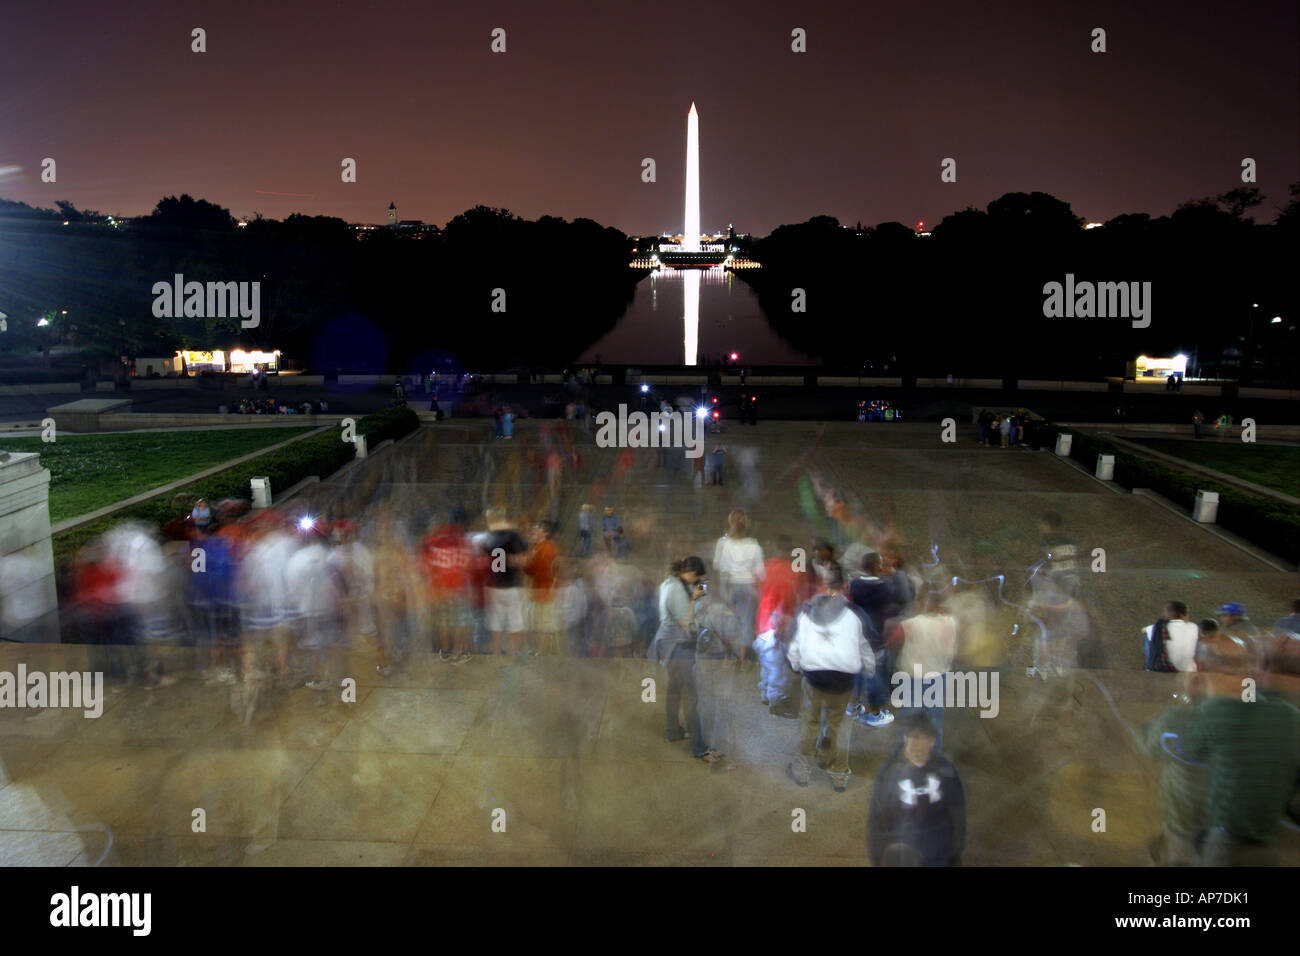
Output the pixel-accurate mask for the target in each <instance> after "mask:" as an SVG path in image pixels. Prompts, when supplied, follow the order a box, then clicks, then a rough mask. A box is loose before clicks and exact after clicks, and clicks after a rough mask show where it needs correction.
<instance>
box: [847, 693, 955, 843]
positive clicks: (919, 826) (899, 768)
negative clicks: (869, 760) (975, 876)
mask: <svg viewBox="0 0 1300 956" xmlns="http://www.w3.org/2000/svg"><path fill="white" fill-rule="evenodd" d="M899 722H900V724H901V725H902V730H903V745H902V747H901V749H900V750H899V751H898V753H896V754H894V756H893V757H892V758H891V759H890V760H889V762H888V763H886V764H885V766H884V767H882V768H881V770H880V773H879V774H877V776H876V783H875V787H874V788H873V789H872V791H871V810H870V814H869V816H868V819H867V848H868V852H869V853H870V855H871V865H872V866H957V865H959V864H960V863H961V854H962V851H963V849H965V846H966V794H965V792H964V791H963V789H962V785H961V777H959V776H958V775H957V768H956V767H954V766H953V765H952V762H951V761H949V760H948V759H947V758H946V757H944V756H943V755H942V754H940V753H939V748H938V743H937V741H938V734H937V732H936V730H935V727H934V725H933V724H932V723H931V722H930V719H929V717H927V716H926V715H925V714H923V713H911V714H907V715H906V716H904V717H903V718H901V720H900V721H899Z"/></svg>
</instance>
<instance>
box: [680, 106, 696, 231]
mask: <svg viewBox="0 0 1300 956" xmlns="http://www.w3.org/2000/svg"><path fill="white" fill-rule="evenodd" d="M682 251H683V252H699V251H700V114H699V113H697V112H696V111H695V104H694V103H692V104H691V111H690V113H689V114H688V115H687V117H686V228H685V230H684V231H683V232H682Z"/></svg>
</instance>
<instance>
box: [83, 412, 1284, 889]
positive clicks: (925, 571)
mask: <svg viewBox="0 0 1300 956" xmlns="http://www.w3.org/2000/svg"><path fill="white" fill-rule="evenodd" d="M502 437H507V436H505V435H503V436H502ZM575 454H576V453H575V452H574V451H573V450H572V449H570V448H566V447H564V446H563V445H559V444H557V445H556V446H554V447H552V448H549V450H547V452H546V454H538V455H536V456H535V458H536V460H535V461H533V467H534V470H535V474H534V476H533V477H534V486H535V487H536V488H538V489H545V491H546V494H544V495H540V500H543V501H544V502H545V504H544V506H542V507H539V508H538V511H537V512H536V513H535V514H533V515H530V516H520V515H516V514H511V513H510V512H509V511H508V510H507V509H505V508H502V507H486V508H484V509H483V510H482V511H481V512H479V513H476V514H473V515H471V514H470V513H468V512H467V511H466V510H465V508H464V507H461V506H455V507H450V508H448V509H446V510H445V511H444V512H440V513H439V512H433V511H430V510H428V509H425V510H423V511H415V512H412V511H409V510H405V509H399V508H397V507H395V506H394V505H393V504H392V503H389V502H382V501H381V502H379V503H377V504H374V505H372V506H371V508H370V509H369V510H368V511H367V512H365V513H364V515H363V516H362V517H361V518H360V519H354V518H351V517H345V516H340V515H336V514H332V513H326V514H313V513H311V512H310V511H309V510H307V509H306V508H305V507H303V506H294V505H293V504H290V505H289V506H288V507H283V506H282V507H276V508H271V509H266V510H264V511H261V512H260V513H256V514H254V515H252V516H247V515H244V514H242V513H240V512H239V510H238V509H235V510H232V509H228V508H225V507H223V506H220V505H219V506H218V507H216V508H213V507H211V506H209V504H208V503H207V502H205V501H197V502H195V503H194V504H193V507H192V508H191V510H190V513H189V514H188V516H187V517H186V518H185V519H184V521H183V522H180V524H179V525H173V526H169V536H170V538H171V539H172V540H163V539H162V538H161V537H160V536H159V535H158V534H157V532H156V531H155V529H153V528H150V527H146V526H143V525H138V524H129V523H128V524H123V525H120V526H118V527H116V528H114V529H113V530H111V531H109V532H108V533H106V534H105V535H103V536H102V537H101V538H99V539H97V540H95V541H92V542H91V543H89V544H88V545H86V546H85V548H84V549H83V550H82V551H81V552H80V554H79V555H78V556H77V559H76V561H75V562H74V565H73V569H72V576H71V595H72V600H71V602H70V606H69V610H70V613H68V614H66V615H65V619H66V620H67V621H69V622H70V627H71V629H72V634H71V635H70V638H71V639H73V640H77V641H80V642H83V643H86V644H90V645H92V646H93V654H94V666H95V667H96V668H97V669H99V670H102V671H104V672H105V674H106V677H107V678H108V679H109V681H110V685H111V684H116V685H117V686H118V687H119V688H120V687H123V686H127V685H129V684H138V685H141V686H143V687H145V688H148V689H150V690H152V689H156V688H159V687H163V686H167V685H168V684H172V683H175V682H177V681H178V680H183V679H189V680H195V681H199V680H201V681H203V682H205V683H207V684H208V685H210V686H214V687H221V686H226V687H228V688H229V689H230V694H231V705H232V709H234V710H235V712H236V713H237V714H239V715H240V717H241V719H242V720H243V721H244V722H245V724H249V723H251V721H252V720H253V718H254V715H255V713H256V712H257V711H258V710H259V708H264V707H266V706H268V701H270V700H272V699H274V697H273V696H271V695H275V694H277V693H283V692H287V691H290V690H293V689H296V688H308V689H310V690H311V691H312V692H314V699H315V700H316V702H317V703H318V704H319V705H320V706H322V707H325V706H330V705H332V704H334V703H337V702H338V701H339V699H340V698H339V688H340V685H341V682H343V680H344V679H345V678H346V677H354V678H355V677H357V676H358V674H359V667H360V666H361V664H360V663H359V662H361V661H364V666H365V667H367V668H369V667H372V666H373V668H374V670H375V671H377V672H378V675H379V676H380V677H381V678H386V677H389V676H391V675H392V674H393V673H394V671H396V670H399V669H402V668H406V667H408V666H410V665H411V664H412V663H416V662H418V663H419V664H420V665H421V666H425V665H426V664H427V663H429V662H433V664H432V666H446V667H450V668H460V667H464V666H467V665H469V666H473V662H474V661H476V660H478V659H481V657H482V656H483V655H488V654H493V655H497V654H500V655H512V656H514V657H516V658H524V659H529V658H536V657H543V656H557V655H560V656H568V657H583V658H592V657H597V658H599V657H609V658H630V657H639V658H649V659H650V660H651V661H653V662H655V663H657V664H658V665H660V666H661V667H663V668H664V669H665V670H666V672H667V686H666V690H665V693H664V694H663V704H664V712H665V717H666V723H665V738H666V740H667V741H669V742H670V743H671V742H676V741H687V742H688V744H687V746H688V747H689V751H690V753H691V755H692V756H694V757H696V758H699V759H700V760H701V761H703V762H705V763H707V764H715V763H718V762H720V761H723V760H725V759H726V754H724V753H723V752H722V750H721V749H720V747H721V746H722V744H723V741H722V740H721V739H720V738H721V737H723V736H725V734H724V733H723V731H722V730H721V729H720V727H719V725H718V723H717V721H716V720H714V719H713V718H712V716H711V715H713V714H716V713H717V708H716V707H714V706H713V702H711V701H710V700H709V695H710V693H714V692H716V686H715V685H711V684H710V682H709V681H708V680H705V679H703V678H702V673H703V671H702V670H701V669H700V667H699V662H700V661H713V662H724V661H731V662H734V666H735V667H736V668H737V670H736V671H735V673H737V674H741V675H752V678H753V679H754V680H755V683H754V685H753V686H754V688H755V691H754V694H753V698H752V699H753V705H752V706H755V707H764V708H766V710H767V711H768V713H769V714H770V715H771V716H772V717H775V718H783V719H786V720H790V721H794V722H796V723H793V724H788V725H787V724H780V723H779V722H778V723H776V724H773V725H771V726H772V727H773V728H776V732H778V733H780V732H783V731H782V730H781V728H786V727H788V728H789V730H788V734H789V736H790V739H791V741H792V745H793V746H792V750H796V751H797V754H796V755H795V756H794V758H793V759H792V760H791V761H790V764H789V766H788V767H787V768H786V772H787V775H788V776H789V778H790V780H791V781H792V782H793V783H794V784H795V785H797V786H800V787H802V786H808V785H810V784H811V783H812V782H813V780H814V778H815V777H817V776H818V774H819V773H824V774H825V777H826V779H828V780H829V782H830V784H831V786H832V787H833V789H834V790H836V791H840V792H842V791H844V790H846V789H847V787H848V784H849V780H850V778H851V776H852V772H851V770H850V767H849V754H850V748H849V737H850V733H851V728H852V727H853V726H854V725H855V724H856V725H860V726H862V727H864V728H867V732H869V733H871V734H873V735H874V734H876V733H877V732H885V733H887V736H885V737H883V738H881V739H882V740H884V741H886V747H885V750H886V752H888V753H889V754H890V756H889V758H888V760H887V761H886V762H885V764H884V765H883V766H882V767H880V768H879V770H878V771H877V772H876V773H875V777H874V781H873V788H872V797H871V808H870V814H869V826H868V843H869V847H870V854H871V858H872V860H873V862H875V863H877V864H881V865H951V864H955V863H959V862H960V860H961V856H962V853H963V848H964V843H965V833H966V794H965V790H964V789H963V785H962V780H961V776H960V774H959V772H958V769H957V767H956V766H955V765H954V764H953V762H952V761H951V760H950V759H949V757H948V756H947V752H946V751H945V748H944V723H945V720H944V717H945V710H946V708H947V707H950V706H951V700H948V701H945V699H944V695H943V688H944V684H943V682H944V680H945V677H944V675H945V674H949V673H951V672H952V671H953V669H954V667H956V666H968V667H970V666H983V667H986V668H987V667H989V666H992V665H994V664H996V662H999V661H1003V660H1005V659H1006V656H1007V653H1010V654H1011V656H1012V658H1013V659H1014V657H1015V655H1016V654H1018V653H1019V654H1023V655H1024V660H1023V661H1022V664H1025V665H1028V666H1027V668H1026V674H1027V676H1028V677H1030V678H1033V679H1037V680H1041V681H1043V682H1045V684H1046V688H1045V690H1044V692H1043V693H1042V694H1040V695H1039V696H1040V697H1041V699H1042V700H1043V701H1045V703H1043V705H1042V708H1043V709H1042V712H1041V713H1040V714H1039V715H1037V716H1036V717H1035V718H1034V719H1035V720H1039V719H1044V720H1051V719H1053V718H1055V719H1056V720H1057V722H1058V728H1059V732H1060V734H1061V740H1062V742H1063V745H1066V746H1068V745H1070V744H1069V742H1070V740H1075V741H1076V742H1077V738H1071V737H1070V734H1071V733H1077V730H1078V728H1077V724H1076V723H1075V718H1076V717H1079V716H1080V705H1079V698H1080V694H1081V690H1080V681H1081V680H1084V679H1088V678H1086V675H1087V673H1088V671H1089V669H1097V668H1103V667H1107V666H1112V667H1113V666H1119V667H1131V666H1132V665H1133V664H1134V663H1135V662H1136V659H1137V656H1138V653H1139V651H1138V648H1137V646H1136V641H1135V642H1134V651H1133V660H1132V661H1130V662H1124V663H1120V662H1111V661H1108V660H1107V655H1106V653H1105V646H1106V642H1105V641H1103V640H1102V635H1101V634H1099V633H1098V629H1097V626H1096V624H1095V620H1094V611H1093V609H1094V607H1095V603H1096V600H1095V597H1094V596H1093V594H1092V590H1091V589H1092V588H1093V587H1094V585H1093V583H1092V582H1093V579H1094V576H1093V575H1092V574H1091V573H1090V571H1089V569H1088V568H1087V566H1086V563H1085V561H1084V559H1083V558H1082V556H1081V553H1080V548H1079V545H1078V542H1077V541H1076V540H1075V539H1074V538H1073V537H1071V535H1070V534H1069V533H1068V531H1067V530H1065V527H1064V522H1063V519H1062V517H1061V516H1060V515H1058V514H1051V513H1049V514H1046V515H1043V516H1042V518H1041V522H1040V523H1041V536H1040V538H1039V539H1038V541H1037V543H1036V557H1035V559H1034V560H1033V562H1032V563H1031V564H1030V565H1029V566H1028V567H1027V569H1026V572H1025V574H1024V575H1023V579H1022V580H1019V581H1012V582H1008V581H1007V579H1006V575H1005V574H997V575H994V576H993V577H988V578H983V579H980V580H974V581H968V580H965V579H963V578H962V577H960V576H959V575H958V574H955V573H954V571H955V570H960V567H959V566H956V565H953V564H949V563H946V562H945V561H944V560H941V558H940V554H939V546H938V545H937V544H936V545H934V546H932V548H931V552H930V554H929V555H928V556H926V555H920V556H918V555H916V554H914V553H912V551H911V549H910V548H909V546H908V544H907V543H906V542H905V541H904V539H903V537H902V535H901V534H899V532H898V531H897V530H896V529H895V528H894V527H893V525H892V524H891V522H890V521H889V520H888V519H887V518H886V517H882V516H868V515H867V514H865V513H864V509H863V508H862V507H861V506H860V503H859V502H857V501H856V500H853V501H850V500H849V497H848V496H846V495H844V494H842V493H841V492H840V491H839V490H837V489H836V488H835V487H833V486H831V485H830V484H829V483H828V482H825V481H823V480H822V479H821V477H820V476H819V475H818V474H817V473H816V472H815V471H813V470H808V471H806V472H805V473H804V474H803V475H802V477H801V479H800V483H799V487H798V490H797V494H798V495H799V496H800V497H801V500H803V501H804V503H805V505H806V514H807V515H809V516H810V517H811V518H812V519H815V520H811V521H810V522H809V525H810V526H811V527H813V528H815V529H817V530H818V532H819V533H820V532H825V533H824V534H823V535H822V536H820V537H809V538H808V539H805V540H798V539H795V538H793V537H792V536H790V535H788V534H784V533H774V534H773V535H772V536H771V537H770V538H768V539H766V540H764V541H762V542H760V540H759V538H758V537H757V535H756V534H755V522H754V519H753V517H752V516H751V514H750V513H749V512H748V511H746V510H745V509H742V508H735V509H733V510H732V511H731V512H730V513H729V515H728V517H727V520H726V526H725V528H719V529H717V530H718V531H719V532H721V534H720V536H719V537H717V539H716V540H715V541H714V542H713V546H712V550H711V551H709V552H708V553H707V560H706V557H701V556H699V555H690V554H688V555H685V556H682V557H676V558H674V559H673V560H671V562H669V566H668V568H667V570H666V572H663V573H660V574H655V573H653V572H652V570H651V568H652V565H648V564H647V561H646V560H645V556H646V555H647V554H648V553H651V552H655V551H662V550H664V549H665V548H666V547H667V546H668V545H667V542H670V541H680V540H682V539H680V538H670V537H669V536H668V535H667V534H666V533H665V534H664V535H662V536H659V537H656V535H655V533H654V531H653V530H652V527H651V526H649V525H647V524H646V523H644V522H642V521H640V520H639V519H638V520H637V521H634V522H625V521H624V519H623V517H621V516H620V514H619V513H618V510H617V509H616V508H615V507H614V506H613V505H612V504H606V503H603V502H602V501H600V500H599V498H598V497H596V495H597V494H598V491H593V492H590V494H589V497H592V498H593V499H594V500H591V501H587V502H584V503H582V504H581V505H579V506H578V508H577V510H576V516H577V517H576V528H575V529H573V530H576V532H577V534H576V536H574V535H572V534H568V535H566V534H562V533H561V529H560V528H559V526H558V525H557V523H556V516H557V515H558V513H559V508H558V504H557V501H558V495H559V488H560V484H561V481H562V476H563V473H564V471H565V469H566V468H567V467H568V466H569V465H570V464H572V461H571V459H573V456H574V455H575ZM530 460H532V459H530ZM688 500H691V501H695V500H698V498H695V497H691V496H688ZM328 510H329V509H326V511H328ZM571 513H573V512H571ZM650 539H654V540H653V541H652V540H650ZM694 540H700V539H699V538H695V539H694ZM649 560H650V561H653V560H654V559H653V558H650V559H649ZM1017 577H1019V576H1017ZM1017 586H1019V588H1020V590H1019V591H1018V592H1016V593H1012V592H1015V589H1016V587H1017ZM1008 620H1011V621H1012V622H1013V623H1012V624H1011V631H1012V634H1011V636H1010V637H1005V638H999V639H998V640H1001V641H1002V646H1001V647H995V646H992V643H996V641H994V640H993V639H991V638H990V635H991V634H993V633H994V632H996V631H998V630H999V629H1001V631H1002V632H1003V634H1005V630H1006V622H1007V621H1008ZM1298 624H1300V602H1297V604H1296V605H1295V606H1293V607H1292V608H1291V613H1290V615H1289V616H1286V617H1283V618H1282V619H1280V620H1279V621H1277V622H1276V623H1275V624H1274V625H1273V626H1272V627H1271V628H1260V627H1257V626H1256V625H1255V624H1253V623H1252V622H1251V621H1250V619H1249V616H1248V614H1247V611H1246V608H1245V607H1244V606H1242V605H1241V604H1240V603H1237V602H1229V603H1226V604H1223V605H1221V606H1219V607H1218V608H1217V610H1216V612H1215V617H1214V618H1213V619H1207V620H1204V621H1201V622H1200V623H1196V622H1193V621H1192V620H1191V619H1190V617H1189V614H1188V610H1187V607H1186V605H1185V604H1183V603H1180V602H1178V601H1170V602H1169V603H1168V604H1167V606H1166V607H1165V608H1164V609H1163V611H1162V614H1161V617H1160V618H1158V619H1157V620H1156V621H1155V623H1154V624H1152V625H1151V626H1150V627H1147V628H1146V630H1145V631H1143V632H1142V635H1141V641H1142V649H1141V653H1142V655H1143V659H1144V664H1145V666H1146V668H1147V669H1148V670H1151V671H1171V672H1177V675H1176V676H1175V677H1171V678H1167V679H1168V680H1172V681H1176V682H1177V686H1176V687H1171V688H1170V690H1169V691H1168V696H1167V697H1166V698H1165V699H1166V700H1168V701H1170V704H1169V707H1168V711H1167V713H1165V714H1163V715H1162V716H1161V717H1160V718H1159V719H1158V720H1157V721H1155V722H1153V723H1152V724H1151V725H1150V726H1149V727H1147V728H1145V729H1144V731H1143V733H1144V734H1145V737H1144V741H1145V746H1146V747H1147V753H1148V754H1149V755H1150V756H1151V758H1152V759H1154V760H1155V761H1156V762H1157V764H1158V767H1159V774H1160V781H1161V783H1160V787H1161V791H1160V792H1161V799H1162V802H1163V806H1164V808H1165V814H1166V824H1165V829H1164V833H1163V836H1162V838H1161V841H1160V843H1159V845H1158V846H1156V847H1155V848H1153V853H1155V855H1156V856H1157V858H1158V859H1159V860H1160V861H1161V862H1164V863H1170V864H1176V863H1193V862H1195V863H1216V864H1259V863H1267V862H1271V861H1272V860H1273V856H1272V854H1273V847H1274V845H1275V843H1276V838H1277V834H1278V828H1279V826H1281V825H1282V822H1281V821H1282V820H1283V818H1284V816H1285V814H1286V813H1287V812H1288V807H1289V808H1290V810H1289V812H1291V813H1293V814H1294V813H1295V800H1294V794H1295V792H1296V784H1297V776H1298V775H1300V711H1297V710H1296V708H1295V707H1294V706H1293V703H1292V701H1293V700H1294V698H1295V696H1296V682H1297V681H1298V680H1300V652H1298V649H1300V636H1298V631H1300V628H1297V625H1298ZM1137 625H1138V622H1137V621H1134V627H1135V628H1136V627H1137ZM174 645H185V646H191V647H193V648H195V649H196V650H197V653H195V654H190V655H175V654H171V653H169V652H168V648H169V647H171V646H174ZM177 661H180V662H183V663H181V664H177V663H176V662H177ZM751 661H752V662H753V664H752V667H751ZM711 666H712V667H713V668H714V669H716V667H718V666H722V665H721V664H718V663H715V664H714V665H711ZM1153 679H1156V678H1153ZM711 687H714V689H713V690H711ZM904 689H906V691H907V692H906V693H902V694H900V691H903V690H904ZM994 689H995V692H996V684H995V685H994ZM996 706H997V705H996V701H994V702H993V708H994V710H996ZM895 725H896V726H895ZM891 726H893V728H894V729H893V730H892V731H888V732H886V728H890V727H891ZM733 739H734V738H733Z"/></svg>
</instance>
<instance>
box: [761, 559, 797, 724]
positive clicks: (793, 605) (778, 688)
mask: <svg viewBox="0 0 1300 956" xmlns="http://www.w3.org/2000/svg"><path fill="white" fill-rule="evenodd" d="M793 551H794V543H793V542H792V541H791V540H790V538H789V537H788V536H787V535H781V536H780V537H778V538H777V539H776V554H774V555H773V556H772V557H770V558H768V559H767V561H766V562H765V563H764V566H763V586H762V589H761V591H760V592H759V596H758V618H757V622H756V625H755V626H756V629H757V630H758V632H759V633H758V635H757V636H756V637H755V639H754V651H755V653H756V654H757V655H758V661H759V665H760V670H759V678H758V696H759V702H760V703H762V704H763V705H765V706H766V707H767V708H768V710H769V712H770V713H772V714H773V715H775V716H777V717H786V718H789V719H794V718H797V717H798V716H799V702H798V701H795V700H791V699H790V690H791V687H792V685H793V681H792V679H791V678H792V672H791V670H790V664H789V661H788V660H787V659H786V651H787V650H788V649H789V647H790V639H791V638H792V637H793V636H794V615H795V611H796V610H797V609H798V607H799V605H800V604H801V603H803V602H802V600H801V598H802V597H803V594H802V591H803V589H804V587H805V586H806V583H805V581H804V580H803V579H805V578H806V577H807V575H806V574H801V573H800V572H798V571H796V570H795V569H794V562H793V560H792V559H791V555H792V552H793Z"/></svg>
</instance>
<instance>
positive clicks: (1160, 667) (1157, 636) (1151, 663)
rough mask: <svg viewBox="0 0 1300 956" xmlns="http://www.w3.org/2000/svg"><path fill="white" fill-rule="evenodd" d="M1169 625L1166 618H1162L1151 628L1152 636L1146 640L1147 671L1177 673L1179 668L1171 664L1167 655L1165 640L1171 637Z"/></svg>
mask: <svg viewBox="0 0 1300 956" xmlns="http://www.w3.org/2000/svg"><path fill="white" fill-rule="evenodd" d="M1166 624H1168V621H1166V620H1165V619H1164V618H1160V619H1159V620H1158V621H1156V622H1155V624H1153V625H1152V626H1151V636H1150V637H1149V638H1147V639H1146V642H1145V643H1146V669H1147V670H1149V671H1175V670H1177V669H1178V668H1176V667H1174V665H1173V664H1171V663H1169V655H1168V654H1166V653H1165V640H1166V639H1167V638H1168V637H1169V632H1168V630H1167V629H1166V627H1165V625H1166Z"/></svg>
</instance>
